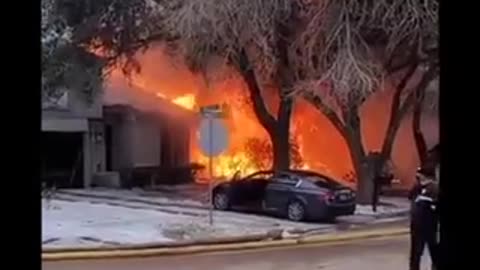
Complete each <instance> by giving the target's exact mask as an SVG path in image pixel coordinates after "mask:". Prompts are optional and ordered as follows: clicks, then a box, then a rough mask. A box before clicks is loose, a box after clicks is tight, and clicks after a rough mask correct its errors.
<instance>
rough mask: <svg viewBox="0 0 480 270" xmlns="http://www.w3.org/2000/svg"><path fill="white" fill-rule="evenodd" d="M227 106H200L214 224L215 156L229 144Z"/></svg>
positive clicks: (201, 145) (201, 128) (211, 212)
mask: <svg viewBox="0 0 480 270" xmlns="http://www.w3.org/2000/svg"><path fill="white" fill-rule="evenodd" d="M224 108H225V107H224V106H220V105H210V106H205V107H201V108H200V113H201V114H202V116H203V119H202V122H201V123H200V141H199V144H200V150H201V151H202V152H203V154H204V155H206V156H208V165H209V166H208V168H209V172H210V181H209V182H208V183H209V187H208V191H209V196H208V197H209V202H210V211H209V223H210V225H213V198H212V197H213V194H212V188H213V179H214V175H213V159H212V158H213V157H216V156H218V155H220V154H221V153H222V152H223V151H225V149H226V148H227V146H228V129H227V127H226V125H225V124H224V122H223V120H222V119H220V118H223V117H224V116H225V113H224V112H225V110H223V109H224Z"/></svg>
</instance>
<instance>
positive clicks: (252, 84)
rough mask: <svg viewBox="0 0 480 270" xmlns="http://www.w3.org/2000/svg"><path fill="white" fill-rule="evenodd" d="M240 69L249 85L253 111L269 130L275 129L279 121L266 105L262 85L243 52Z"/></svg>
mask: <svg viewBox="0 0 480 270" xmlns="http://www.w3.org/2000/svg"><path fill="white" fill-rule="evenodd" d="M239 71H240V72H241V74H242V75H243V78H244V80H245V82H246V83H247V86H248V92H249V93H250V95H249V96H250V100H251V102H252V104H253V111H254V112H255V115H256V116H257V118H258V120H259V121H260V123H261V124H262V125H263V126H265V127H266V128H267V129H269V130H273V129H275V126H276V124H277V121H276V120H275V117H273V116H272V114H270V112H269V111H268V109H267V106H266V105H265V102H264V99H263V97H262V93H261V89H260V86H259V85H258V81H257V78H256V76H255V72H254V70H253V69H252V68H251V67H250V66H249V65H248V58H247V56H246V54H245V52H243V53H242V54H241V55H240V59H239Z"/></svg>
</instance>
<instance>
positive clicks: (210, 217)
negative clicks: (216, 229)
mask: <svg viewBox="0 0 480 270" xmlns="http://www.w3.org/2000/svg"><path fill="white" fill-rule="evenodd" d="M212 118H213V117H212V115H209V116H208V133H209V134H208V148H209V152H210V155H209V157H208V170H209V171H210V181H208V197H209V198H210V199H209V200H210V209H209V213H208V222H209V224H210V226H212V225H213V192H212V187H213V158H212V152H213V136H212V133H213V123H212Z"/></svg>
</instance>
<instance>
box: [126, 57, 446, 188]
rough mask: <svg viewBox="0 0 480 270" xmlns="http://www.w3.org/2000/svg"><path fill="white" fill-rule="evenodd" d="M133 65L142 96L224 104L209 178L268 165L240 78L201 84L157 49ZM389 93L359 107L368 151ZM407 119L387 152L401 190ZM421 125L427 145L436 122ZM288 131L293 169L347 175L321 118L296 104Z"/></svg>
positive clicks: (342, 150) (410, 169)
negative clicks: (222, 141) (221, 143)
mask: <svg viewBox="0 0 480 270" xmlns="http://www.w3.org/2000/svg"><path fill="white" fill-rule="evenodd" d="M139 62H140V63H141V73H140V74H139V75H135V76H133V78H132V81H133V82H134V83H135V84H136V85H138V86H141V87H140V88H142V89H144V90H145V91H152V92H153V93H156V95H157V96H159V97H162V98H165V99H169V100H171V102H172V103H175V104H177V105H179V106H181V107H183V108H185V109H187V110H192V111H195V112H198V110H199V108H200V107H201V106H204V105H210V104H224V103H225V104H228V105H229V108H230V110H229V111H230V112H229V114H228V115H227V117H226V118H225V119H224V120H225V122H226V125H227V127H228V129H229V131H230V133H229V136H230V144H229V147H228V149H227V150H226V151H225V152H224V153H223V154H222V155H220V156H219V157H216V158H214V159H213V160H212V165H213V174H214V176H215V177H217V178H218V177H223V178H229V177H231V176H232V175H234V174H235V173H236V172H237V171H239V172H240V173H241V174H242V175H245V174H248V173H252V172H254V171H256V170H259V169H264V168H265V167H268V166H270V165H271V153H269V152H271V148H269V147H271V146H268V144H269V142H270V140H269V137H268V134H267V133H266V131H265V130H264V129H263V127H262V126H261V125H260V124H259V122H258V120H257V118H256V116H255V114H254V112H253V109H252V107H251V105H250V104H249V102H248V98H247V96H246V93H247V92H248V91H246V89H245V87H246V86H245V83H244V82H243V81H242V80H241V78H240V77H238V76H229V77H228V78H227V79H225V80H222V81H221V82H217V81H214V82H209V83H205V81H204V80H203V79H202V78H201V77H200V76H197V75H194V74H192V73H191V72H189V71H188V69H187V68H186V66H184V65H183V64H179V63H181V61H179V60H178V59H172V58H170V57H169V56H167V55H165V54H163V53H162V48H153V49H150V50H149V51H147V52H146V53H145V54H143V55H140V56H139ZM391 93H392V91H388V90H387V91H381V92H379V93H378V94H376V95H375V96H374V97H372V98H371V99H370V100H369V101H368V102H367V103H366V105H365V106H363V107H362V110H361V118H362V120H363V121H362V133H363V134H364V135H363V137H364V144H365V145H366V146H367V147H366V148H368V149H370V150H373V149H380V147H381V143H382V141H383V137H384V133H385V130H386V124H387V123H388V117H389V109H390V104H389V103H390V101H391V97H392V95H391ZM275 98H277V99H278V97H272V98H270V97H268V96H266V99H267V100H269V104H268V105H269V106H268V107H269V109H270V110H272V111H274V110H275ZM410 119H411V118H408V117H407V119H406V121H404V123H403V124H402V125H401V127H400V130H399V132H398V135H397V140H396V142H395V145H394V152H393V161H394V163H395V167H396V172H397V176H398V177H399V178H400V179H401V180H402V183H403V184H404V185H405V186H407V185H409V184H410V183H411V182H412V181H413V177H414V176H413V175H414V168H415V167H416V166H417V164H418V159H417V155H416V152H415V148H414V143H413V138H412V136H411V127H410V126H411V125H410V121H411V120H410ZM423 122H424V123H423V126H424V132H425V134H426V135H427V140H428V142H429V143H435V142H436V141H438V131H437V130H438V119H436V118H429V117H424V119H423ZM291 126H292V133H293V134H294V137H295V141H296V143H297V145H298V153H299V156H300V159H301V163H299V164H298V167H299V168H304V169H311V170H315V171H318V172H321V173H325V174H327V175H330V176H332V177H334V178H336V179H345V178H346V177H347V176H348V175H349V174H351V172H352V171H353V169H352V163H351V160H350V155H349V151H348V148H347V146H346V143H345V141H344V140H343V138H342V137H341V136H339V134H338V132H337V131H336V130H335V128H334V127H333V126H332V124H331V123H330V122H329V121H328V119H327V118H326V117H325V116H324V115H322V114H321V113H319V112H318V111H317V110H316V109H315V108H313V107H312V106H311V105H310V104H308V103H306V102H305V101H302V100H298V101H296V103H295V106H294V111H293V117H292V125H291ZM197 133H198V127H192V136H191V138H192V143H191V144H190V145H191V161H192V162H195V163H200V164H202V165H205V166H206V168H208V164H209V159H208V158H207V157H206V156H204V155H203V154H202V153H201V151H200V149H199V147H198V143H197V136H198V134H197ZM252 145H253V146H254V147H253V149H252V147H250V146H252ZM204 172H205V173H207V172H208V170H204ZM204 176H207V175H204Z"/></svg>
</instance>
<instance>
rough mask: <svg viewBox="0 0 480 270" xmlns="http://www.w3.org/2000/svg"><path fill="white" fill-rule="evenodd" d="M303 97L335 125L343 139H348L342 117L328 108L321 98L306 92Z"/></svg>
mask: <svg viewBox="0 0 480 270" xmlns="http://www.w3.org/2000/svg"><path fill="white" fill-rule="evenodd" d="M302 96H303V98H304V99H305V100H307V101H308V102H310V104H312V105H313V106H315V108H317V109H318V110H320V111H321V112H322V113H323V114H324V115H325V116H326V117H327V118H328V120H330V122H331V123H332V124H333V126H334V127H335V129H336V130H337V131H338V132H339V133H340V135H342V137H344V138H346V137H347V129H346V126H345V124H344V123H343V122H342V120H341V119H340V117H338V114H337V113H336V112H335V111H334V110H333V109H332V108H330V107H328V106H327V105H326V104H325V103H324V102H323V101H322V99H321V98H320V97H318V96H316V95H314V94H312V93H310V92H308V91H304V92H302Z"/></svg>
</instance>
